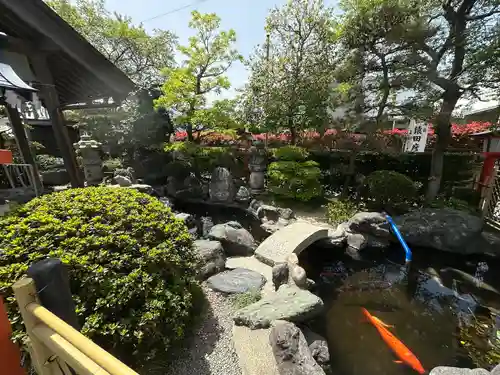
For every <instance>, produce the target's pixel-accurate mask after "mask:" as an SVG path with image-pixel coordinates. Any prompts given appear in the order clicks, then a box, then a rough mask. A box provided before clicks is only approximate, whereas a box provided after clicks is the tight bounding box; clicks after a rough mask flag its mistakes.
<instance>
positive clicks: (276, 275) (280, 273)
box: [272, 263, 288, 290]
mask: <svg viewBox="0 0 500 375" xmlns="http://www.w3.org/2000/svg"><path fill="white" fill-rule="evenodd" d="M272 273H273V285H274V289H275V290H276V289H278V288H279V287H280V286H281V285H283V284H286V283H287V282H288V264H286V263H279V264H277V265H275V266H274V267H273V271H272Z"/></svg>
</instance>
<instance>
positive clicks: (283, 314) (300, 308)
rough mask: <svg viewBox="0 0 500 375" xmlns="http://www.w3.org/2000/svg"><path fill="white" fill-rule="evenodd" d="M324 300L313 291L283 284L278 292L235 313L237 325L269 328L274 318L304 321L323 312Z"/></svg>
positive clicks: (234, 317)
mask: <svg viewBox="0 0 500 375" xmlns="http://www.w3.org/2000/svg"><path fill="white" fill-rule="evenodd" d="M322 309H323V301H322V300H321V299H320V298H319V297H318V296H316V295H314V294H312V293H311V292H309V291H307V290H303V289H299V288H297V287H290V286H288V285H282V286H281V287H280V288H279V289H278V291H277V292H276V293H273V294H271V295H269V296H266V297H264V298H262V299H261V300H260V301H258V302H255V303H253V304H251V305H249V306H246V307H244V308H242V309H240V310H237V311H236V312H235V313H234V316H233V319H234V322H235V323H236V324H237V325H244V326H247V327H250V328H252V329H257V328H268V327H269V326H270V325H271V322H272V321H274V320H287V321H290V322H302V321H304V320H307V319H310V318H312V317H314V316H315V315H317V314H319V313H321V311H322Z"/></svg>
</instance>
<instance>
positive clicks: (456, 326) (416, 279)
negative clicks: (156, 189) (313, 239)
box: [175, 202, 500, 375]
mask: <svg viewBox="0 0 500 375" xmlns="http://www.w3.org/2000/svg"><path fill="white" fill-rule="evenodd" d="M175 208H176V209H180V210H182V211H184V212H190V213H191V214H192V215H193V216H194V217H195V218H196V219H197V221H198V223H201V224H202V226H203V225H204V224H203V223H204V222H205V221H204V220H206V218H210V221H211V222H212V223H213V224H218V223H224V222H228V221H231V220H236V221H238V222H240V223H241V224H242V225H243V226H244V227H245V228H246V229H248V230H249V231H250V232H251V233H252V234H253V236H254V237H255V239H256V241H257V242H261V241H262V240H264V239H265V237H266V236H268V234H267V233H266V232H265V231H264V230H262V229H261V228H260V222H259V221H258V220H257V218H255V217H253V216H252V215H251V214H248V213H247V212H245V211H244V210H241V209H235V208H234V207H233V208H232V207H223V206H218V205H212V204H204V203H202V202H198V203H193V202H191V203H187V202H176V203H175ZM202 231H205V228H199V232H200V233H201V232H202ZM412 251H413V257H414V259H413V261H412V262H411V264H410V265H409V267H403V266H402V265H403V264H404V251H403V249H402V248H401V247H400V246H397V245H392V246H391V247H389V248H386V249H384V250H383V251H382V250H381V249H365V250H363V254H364V255H363V259H362V260H360V259H355V257H352V256H349V255H348V253H349V252H348V251H347V252H344V251H343V250H342V249H326V248H324V247H321V245H319V244H313V245H312V246H310V247H309V248H307V249H305V250H304V251H303V252H302V253H301V254H300V256H299V263H300V265H301V266H302V267H303V268H304V269H305V270H306V272H307V276H308V278H310V279H312V280H314V281H315V287H314V289H313V290H312V291H313V292H314V293H316V294H317V295H319V296H320V297H321V298H322V299H323V301H324V304H325V310H324V311H325V313H324V314H323V316H321V317H320V318H317V319H315V320H313V321H310V322H308V323H307V325H308V326H309V327H310V328H311V329H312V330H313V331H316V332H319V333H321V334H323V335H324V336H325V337H326V339H327V341H328V345H329V349H330V358H331V370H332V373H333V374H338V375H365V374H369V373H372V374H385V375H392V374H394V375H395V374H415V373H416V372H415V371H414V370H412V369H411V368H410V367H408V366H406V365H402V364H398V363H395V362H394V361H395V360H397V358H396V357H395V356H394V354H393V353H392V352H391V350H390V349H389V348H388V346H387V345H386V344H385V342H384V341H383V340H382V339H381V337H380V335H379V334H378V332H377V330H376V329H375V328H374V327H373V325H372V324H370V323H368V322H367V321H366V319H364V318H363V315H362V312H361V308H366V309H367V310H368V311H369V312H370V313H371V314H372V315H374V316H376V317H377V318H379V319H381V320H382V321H383V322H385V323H386V324H389V325H391V326H393V327H392V328H389V330H390V331H391V332H392V333H393V334H394V335H395V336H396V337H397V338H399V340H400V341H401V342H403V343H404V344H405V345H406V346H407V347H408V348H409V349H410V350H411V351H412V352H413V353H414V354H415V355H416V357H417V358H418V359H419V360H420V362H421V363H422V365H423V367H424V368H425V369H426V370H427V371H429V370H431V369H432V368H434V367H436V366H454V367H466V368H467V367H468V368H474V367H484V368H487V369H489V368H491V367H492V366H494V365H496V364H497V363H499V362H500V345H499V346H498V347H496V346H495V344H496V343H497V341H498V342H500V340H497V339H496V332H495V330H494V328H493V327H494V326H495V319H496V314H497V312H499V314H500V292H499V290H500V279H499V278H498V277H496V275H498V274H499V272H500V259H498V258H493V257H488V256H460V255H456V254H451V253H445V252H439V251H435V250H432V249H419V248H412ZM498 326H499V327H500V324H499V325H498ZM499 337H500V332H499Z"/></svg>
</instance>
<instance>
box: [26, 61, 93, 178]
mask: <svg viewBox="0 0 500 375" xmlns="http://www.w3.org/2000/svg"><path fill="white" fill-rule="evenodd" d="M30 61H31V63H32V65H33V69H34V71H35V75H36V77H37V80H39V81H40V87H39V89H40V92H41V94H42V95H41V96H42V98H43V101H44V104H45V107H46V108H47V111H48V112H49V114H50V121H51V123H52V129H53V130H54V135H55V137H56V141H57V145H58V146H59V149H60V150H61V155H62V157H63V160H64V166H65V167H66V170H67V171H68V174H69V177H70V180H71V185H72V186H73V187H83V186H84V181H83V176H82V174H81V172H80V170H79V168H78V164H77V162H76V155H75V150H74V149H73V145H72V144H71V142H70V139H69V135H68V129H67V128H66V125H65V123H64V117H63V115H62V112H61V109H60V107H61V106H60V103H59V97H58V94H57V90H56V88H55V85H54V80H53V78H52V74H51V72H50V69H49V67H48V65H47V59H46V56H45V55H43V54H41V53H38V54H36V55H33V56H30Z"/></svg>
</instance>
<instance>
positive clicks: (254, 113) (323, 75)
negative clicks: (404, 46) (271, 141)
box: [242, 0, 336, 143]
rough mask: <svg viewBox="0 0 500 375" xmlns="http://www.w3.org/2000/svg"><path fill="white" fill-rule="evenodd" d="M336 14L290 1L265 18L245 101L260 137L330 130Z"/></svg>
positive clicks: (318, 0) (317, 2) (318, 4)
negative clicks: (264, 27)
mask: <svg viewBox="0 0 500 375" xmlns="http://www.w3.org/2000/svg"><path fill="white" fill-rule="evenodd" d="M334 24H335V21H334V17H333V9H332V8H327V7H325V6H324V1H323V0H309V1H302V0H290V1H287V2H286V3H285V4H284V5H283V6H281V7H275V8H274V9H272V10H271V11H270V12H269V14H268V16H267V18H266V31H267V35H268V37H267V39H266V41H265V42H264V41H263V43H262V44H261V45H259V46H257V48H256V49H255V52H254V54H253V56H251V59H250V64H249V67H250V77H249V83H248V84H247V85H246V87H245V90H244V93H243V95H242V106H243V108H244V113H245V114H246V116H247V119H248V121H249V122H251V123H253V124H254V128H258V129H260V132H267V131H273V132H275V131H280V130H284V129H287V130H289V131H290V134H291V138H292V143H295V140H296V139H295V138H296V137H295V136H296V132H298V131H300V130H304V129H311V128H313V129H318V130H321V129H324V128H325V127H327V126H328V125H329V120H330V115H329V113H328V109H329V103H328V102H329V96H330V94H331V85H332V82H333V81H334V80H333V72H334V70H335V69H334V68H335V64H336V61H335V60H336V53H335V52H336V51H335V47H334V46H332V42H333V41H334V39H335V35H334V31H335V28H334Z"/></svg>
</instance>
